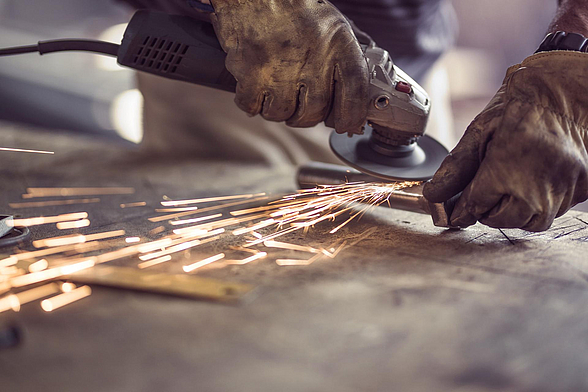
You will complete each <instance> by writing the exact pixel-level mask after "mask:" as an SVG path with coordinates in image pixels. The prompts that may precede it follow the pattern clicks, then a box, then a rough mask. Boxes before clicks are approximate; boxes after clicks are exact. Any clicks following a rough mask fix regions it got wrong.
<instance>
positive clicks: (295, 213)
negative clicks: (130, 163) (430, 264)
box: [0, 182, 417, 312]
mask: <svg viewBox="0 0 588 392" xmlns="http://www.w3.org/2000/svg"><path fill="white" fill-rule="evenodd" d="M416 184H417V183H414V182H404V183H388V184H385V183H382V184H379V183H348V184H343V185H335V186H318V187H316V188H314V189H308V190H301V191H299V192H297V193H294V194H291V195H286V196H284V197H282V198H280V199H274V200H269V201H268V199H269V197H268V196H267V195H266V194H265V193H251V194H246V195H231V196H220V197H208V198H200V199H190V200H171V199H170V198H167V197H165V198H164V201H163V202H162V203H161V204H162V205H163V206H164V207H166V208H163V209H156V210H155V211H156V212H159V213H163V215H162V214H159V215H157V216H154V217H151V218H149V219H148V221H149V222H162V223H160V226H157V227H154V228H152V229H150V230H149V231H148V232H147V233H148V234H147V236H146V237H144V238H141V237H126V238H124V235H125V231H124V230H111V231H104V232H94V233H92V232H89V233H84V232H82V233H81V234H72V235H65V236H58V237H51V238H41V239H37V240H35V241H33V242H32V245H33V246H34V247H35V248H37V250H33V251H19V252H16V253H14V254H12V255H9V256H7V257H4V258H2V259H0V295H1V296H0V312H3V311H7V310H13V311H19V310H20V307H21V305H23V304H25V303H28V302H32V301H35V300H40V299H43V298H44V297H49V296H51V295H53V294H57V293H59V292H61V294H59V295H56V296H54V297H50V298H48V299H45V300H43V301H42V302H41V306H42V308H43V309H44V310H45V311H47V312H50V311H53V310H54V309H58V308H60V307H62V306H65V305H67V304H69V303H72V302H75V301H77V300H79V299H82V298H85V297H87V296H88V295H90V293H91V290H90V288H89V287H88V286H82V287H76V286H75V285H74V284H73V283H63V284H57V283H55V281H56V280H68V276H69V275H71V274H74V273H76V272H79V271H84V270H88V269H91V268H93V267H94V266H96V265H99V264H102V263H108V262H111V261H115V260H126V259H129V260H135V261H137V260H138V261H139V263H138V264H136V268H137V269H145V268H151V267H162V265H163V264H166V265H169V266H170V267H174V266H175V267H181V269H182V270H183V271H184V272H185V273H192V272H195V271H197V270H201V269H205V268H224V267H227V266H234V267H233V268H239V266H243V265H247V264H250V263H252V262H253V261H262V260H264V261H265V260H268V261H271V262H275V263H276V264H277V265H279V266H282V267H286V266H290V267H295V266H308V265H311V264H312V263H314V262H317V261H326V260H332V259H335V258H336V257H337V255H338V254H339V253H340V252H341V251H343V250H344V249H346V248H348V247H351V246H354V245H355V244H356V243H357V242H359V241H361V240H362V239H363V238H365V237H366V236H369V235H371V234H373V232H374V231H373V230H368V231H366V232H365V233H363V234H362V235H361V236H359V237H356V239H355V241H351V242H349V243H348V242H347V241H342V240H336V241H335V242H334V243H332V244H330V245H328V246H324V247H321V246H310V244H308V243H305V244H295V243H291V242H289V241H288V242H287V241H281V239H282V238H287V235H288V234H291V233H294V232H302V233H304V234H305V233H307V232H308V231H309V230H311V229H312V228H313V227H315V226H317V225H327V226H326V227H329V233H331V234H335V233H337V232H338V231H340V230H341V229H343V228H344V227H345V226H347V225H348V224H349V223H350V222H352V221H354V220H358V219H360V218H361V217H362V216H363V215H364V214H365V213H366V212H368V211H369V210H370V209H372V208H374V207H377V206H379V205H382V204H384V203H386V202H387V201H388V198H389V197H390V196H391V195H392V194H393V193H394V192H395V191H399V190H402V189H404V188H407V187H411V186H413V185H416ZM27 192H28V194H27V195H28V197H31V198H33V197H68V196H81V195H124V194H130V193H133V192H134V189H133V188H29V189H27ZM98 201H100V199H69V200H53V201H41V202H30V203H13V204H11V206H12V207H13V208H27V207H43V206H58V205H68V204H78V203H91V202H98ZM216 202H220V203H219V204H216V205H209V206H206V205H205V206H200V207H196V206H194V204H204V203H216ZM259 203H264V204H263V205H259ZM256 204H257V205H256ZM145 205H146V203H145V202H133V203H124V204H120V207H121V208H129V207H139V206H145ZM87 218H88V214H87V213H86V212H75V213H68V214H62V215H57V216H40V217H33V218H22V219H15V220H14V222H15V225H16V226H35V225H42V224H47V223H55V224H57V227H58V228H59V229H74V228H80V229H83V228H84V227H86V226H89V225H90V221H89V220H88V219H87ZM146 224H152V223H147V222H146ZM328 225H330V226H328ZM178 226H182V227H178ZM323 227H325V226H323ZM220 240H226V241H228V242H229V243H230V244H231V245H225V246H224V248H221V249H217V248H219V246H221V247H222V246H223V242H221V241H220ZM225 243H226V242H225ZM210 254H213V256H207V255H210ZM186 260H190V262H189V263H188V264H185V263H186ZM196 260H197V261H196ZM180 263H181V264H180ZM42 283H44V285H42V286H39V287H36V288H30V286H32V285H39V284H42Z"/></svg>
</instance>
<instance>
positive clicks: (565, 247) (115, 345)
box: [0, 124, 588, 392]
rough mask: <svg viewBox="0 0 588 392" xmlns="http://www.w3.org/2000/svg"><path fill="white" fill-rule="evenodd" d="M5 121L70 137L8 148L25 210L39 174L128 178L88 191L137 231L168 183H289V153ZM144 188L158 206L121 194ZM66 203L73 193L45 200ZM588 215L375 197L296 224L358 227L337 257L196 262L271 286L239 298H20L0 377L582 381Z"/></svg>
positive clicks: (67, 179)
mask: <svg viewBox="0 0 588 392" xmlns="http://www.w3.org/2000/svg"><path fill="white" fill-rule="evenodd" d="M0 127H3V129H2V130H0V132H1V135H2V140H3V141H4V142H5V143H6V144H10V145H11V146H12V147H14V146H21V147H31V148H32V147H36V148H43V149H52V150H54V151H56V152H57V154H56V155H55V156H30V155H29V156H25V155H23V154H16V153H12V155H7V154H3V155H0V184H2V185H1V186H2V193H1V196H0V206H1V207H2V208H1V210H2V211H0V212H3V211H4V210H6V211H7V212H17V211H13V210H11V209H10V208H8V203H9V202H14V201H18V200H19V199H20V194H21V193H23V190H24V189H25V188H26V187H30V186H38V187H44V186H132V187H135V188H136V190H137V191H136V193H135V194H134V195H132V196H115V197H111V198H104V200H103V201H102V202H101V203H99V204H90V205H87V206H82V207H83V210H87V211H88V212H89V214H90V219H91V220H92V224H93V226H95V227H96V228H99V229H100V230H102V229H104V230H107V229H113V228H124V229H125V230H127V232H128V233H129V234H131V235H132V234H137V235H141V234H143V233H144V232H145V231H146V230H149V229H151V227H150V226H148V225H147V224H146V223H145V222H146V220H145V218H146V217H149V216H152V215H153V210H152V208H153V207H154V206H155V205H156V204H157V202H158V201H159V200H161V197H162V196H163V195H164V194H165V195H169V196H170V197H174V198H183V197H200V196H213V195H220V194H235V193H243V192H260V191H269V192H274V194H278V193H280V192H285V191H291V190H292V189H293V186H294V183H293V180H292V175H293V173H292V171H279V172H275V171H271V170H269V169H268V168H265V167H263V166H261V165H243V164H235V163H233V164H231V163H226V162H225V163H221V162H216V163H215V162H207V163H198V162H197V161H185V160H176V161H175V162H170V161H169V160H167V161H166V160H160V159H157V158H155V157H149V158H148V159H146V158H141V157H140V156H139V155H137V154H136V153H134V152H129V151H128V147H125V146H123V145H120V144H117V143H115V142H112V141H107V140H100V139H93V140H92V139H90V138H89V137H82V136H79V135H67V134H55V135H54V137H53V138H48V137H47V134H44V133H37V132H34V131H31V130H23V129H17V128H14V127H11V126H7V125H6V124H4V125H3V126H0ZM123 156H124V158H123ZM132 201H146V202H147V204H148V207H145V208H142V209H141V208H138V209H132V210H128V211H124V210H121V209H120V208H118V204H119V203H124V202H132ZM60 208H62V209H60ZM63 211H68V212H70V211H72V209H71V207H70V208H68V209H63V207H53V209H45V210H44V212H45V213H47V214H50V213H51V214H52V213H59V212H63ZM18 212H20V213H21V214H23V215H26V216H32V215H33V214H34V213H35V211H33V210H19V211H18ZM587 222H588V214H586V213H581V212H572V213H569V214H568V215H566V216H565V217H563V218H561V219H559V220H558V221H557V222H556V223H555V225H554V227H553V229H551V230H550V231H549V232H546V233H543V234H530V233H525V232H522V231H517V230H506V231H504V233H501V232H499V231H496V230H491V229H487V228H485V227H483V226H476V227H473V228H470V229H468V230H465V231H444V230H441V229H437V228H434V227H432V224H431V222H430V218H428V217H426V216H420V215H417V214H411V213H405V212H399V211H392V210H388V209H379V210H377V211H375V212H374V213H371V214H369V215H367V216H365V217H364V218H363V219H362V220H361V221H360V222H359V223H355V224H352V225H350V226H349V227H347V228H345V229H344V230H343V231H342V232H340V233H338V234H337V235H336V237H333V236H327V235H325V230H324V229H323V228H321V227H319V228H317V229H316V230H315V231H313V232H311V233H309V234H308V235H307V236H306V237H305V238H303V239H301V238H300V237H301V236H300V235H294V236H292V237H289V239H290V240H293V241H294V240H295V241H298V242H303V241H305V242H309V243H311V244H313V245H317V246H319V245H325V244H328V243H331V242H333V241H334V240H336V239H338V238H345V239H347V240H349V241H353V239H357V238H361V236H363V240H362V241H361V242H359V243H357V244H356V245H355V246H354V247H352V248H348V249H346V250H344V251H343V252H342V253H340V254H339V256H338V257H337V258H336V259H335V260H328V261H321V262H316V263H314V264H312V265H310V266H307V267H288V268H286V267H279V266H277V265H276V264H275V263H273V262H272V261H271V260H262V261H259V262H254V263H251V264H249V265H246V266H231V267H227V268H224V269H210V270H203V271H202V272H200V273H199V275H201V276H205V277H214V278H218V279H223V280H232V281H237V282H245V283H251V284H254V285H256V286H258V288H257V291H256V293H255V296H252V297H251V298H248V300H247V301H244V302H243V303H242V304H241V305H239V306H228V305H219V304H214V303H209V302H201V301H191V300H185V299H176V298H170V297H162V296H158V295H151V294H141V293H133V292H127V291H122V290H111V289H105V288H98V287H96V288H94V293H93V295H92V296H91V297H90V298H88V299H86V300H83V301H80V302H78V303H75V304H73V305H70V306H68V307H66V308H63V309H60V310H58V311H55V312H53V313H49V314H48V313H44V312H42V311H41V310H40V308H39V306H38V304H29V305H25V306H24V307H23V309H22V310H21V312H20V313H19V314H18V316H11V317H17V320H18V322H19V323H20V324H22V325H23V326H24V328H25V329H26V336H25V340H24V342H23V345H22V346H20V347H18V348H15V349H9V350H3V351H0V390H1V391H3V392H12V391H38V390H44V391H219V392H220V391H223V392H224V391H325V390H336V391H342V392H347V391H349V392H351V391H497V390H498V391H534V392H537V391H580V390H587V388H588V373H587V372H586V369H587V368H588V355H586V353H587V352H588V339H587V336H588V306H587V305H588V224H587ZM374 228H375V230H373V231H372V232H371V234H369V233H370V232H369V230H371V229H374ZM366 232H367V233H368V234H369V235H367V236H366V235H365V234H366ZM48 235H56V233H53V232H42V231H39V230H35V232H34V236H35V237H37V238H39V237H44V236H48ZM2 317H7V316H6V314H2V315H0V322H2V320H3V319H2Z"/></svg>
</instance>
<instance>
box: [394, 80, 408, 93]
mask: <svg viewBox="0 0 588 392" xmlns="http://www.w3.org/2000/svg"><path fill="white" fill-rule="evenodd" d="M396 91H400V92H401V93H405V94H410V93H412V86H411V85H410V84H408V83H406V82H398V83H396Z"/></svg>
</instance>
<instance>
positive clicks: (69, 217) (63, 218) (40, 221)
mask: <svg viewBox="0 0 588 392" xmlns="http://www.w3.org/2000/svg"><path fill="white" fill-rule="evenodd" d="M87 217H88V213H87V212H74V213H71V214H63V215H57V216H40V217H37V218H27V219H15V220H14V226H38V225H45V224H47V223H57V222H67V221H74V220H78V219H86V218H87Z"/></svg>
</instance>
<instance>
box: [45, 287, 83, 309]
mask: <svg viewBox="0 0 588 392" xmlns="http://www.w3.org/2000/svg"><path fill="white" fill-rule="evenodd" d="M90 294H92V289H91V288H90V286H82V287H79V288H77V289H75V290H72V291H70V292H66V293H63V294H59V295H56V296H55V297H52V298H49V299H45V300H43V301H41V308H42V309H43V310H44V311H45V312H52V311H54V310H55V309H59V308H61V307H62V306H65V305H68V304H71V303H72V302H75V301H79V300H80V299H82V298H86V297H87V296H89V295H90Z"/></svg>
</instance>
